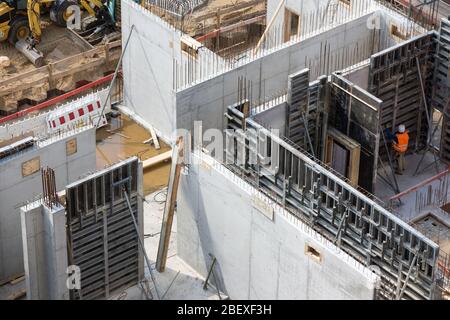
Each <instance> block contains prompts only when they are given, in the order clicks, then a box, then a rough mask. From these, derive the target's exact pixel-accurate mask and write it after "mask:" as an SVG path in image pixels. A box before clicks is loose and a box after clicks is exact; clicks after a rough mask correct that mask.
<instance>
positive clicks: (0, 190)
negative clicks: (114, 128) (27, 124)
mask: <svg viewBox="0 0 450 320" xmlns="http://www.w3.org/2000/svg"><path fill="white" fill-rule="evenodd" d="M73 138H76V139H77V152H76V153H75V154H72V155H67V153H66V142H67V141H68V140H70V139H73ZM36 157H39V159H40V167H47V166H48V167H50V168H52V169H53V170H55V177H56V189H57V190H62V189H63V188H64V187H65V186H66V185H67V184H69V183H71V182H73V181H75V180H77V179H78V178H79V177H80V176H81V175H84V174H86V173H87V172H93V171H95V165H96V164H95V161H96V159H95V130H94V129H93V128H89V129H81V130H77V131H76V132H69V133H66V134H63V135H61V136H56V137H53V138H51V139H49V140H45V141H42V142H39V143H38V144H37V146H35V147H34V148H31V149H29V150H25V151H23V152H20V153H17V154H15V155H13V156H11V157H7V158H5V159H1V160H0V203H1V206H0V280H2V279H6V278H9V277H11V276H14V275H17V274H20V273H23V271H24V267H23V254H22V238H21V231H20V230H21V226H20V214H19V213H20V211H19V208H20V207H21V206H22V205H23V204H25V202H26V201H30V200H31V201H32V200H34V199H36V197H37V196H39V195H40V194H42V182H41V173H40V171H37V172H35V173H33V174H31V175H29V176H26V177H23V176H22V164H23V163H24V162H26V161H28V160H31V159H34V158H36Z"/></svg>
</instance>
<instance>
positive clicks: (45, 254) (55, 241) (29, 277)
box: [20, 201, 69, 300]
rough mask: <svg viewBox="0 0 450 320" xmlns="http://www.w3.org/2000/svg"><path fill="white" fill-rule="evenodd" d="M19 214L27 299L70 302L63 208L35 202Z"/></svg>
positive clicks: (22, 209)
mask: <svg viewBox="0 0 450 320" xmlns="http://www.w3.org/2000/svg"><path fill="white" fill-rule="evenodd" d="M20 211H21V212H20V217H21V225H22V240H23V253H24V267H25V280H26V288H27V299H29V300H42V299H48V300H67V299H69V291H68V288H67V285H66V280H67V274H66V270H67V241H66V216H65V209H64V207H62V206H56V207H54V208H53V209H50V208H48V207H46V206H43V205H42V203H41V201H37V202H35V203H33V204H32V205H30V206H27V207H23V208H21V210H20Z"/></svg>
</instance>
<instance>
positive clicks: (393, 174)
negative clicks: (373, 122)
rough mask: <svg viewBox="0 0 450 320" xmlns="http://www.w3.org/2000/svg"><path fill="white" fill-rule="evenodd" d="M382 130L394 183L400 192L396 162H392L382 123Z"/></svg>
mask: <svg viewBox="0 0 450 320" xmlns="http://www.w3.org/2000/svg"><path fill="white" fill-rule="evenodd" d="M380 131H381V136H382V137H383V143H384V147H385V148H386V153H387V156H388V159H389V166H390V167H391V171H392V177H393V178H394V183H395V188H396V189H397V190H396V192H397V193H400V187H399V186H398V181H397V177H396V176H395V172H394V164H393V162H392V157H391V152H390V150H389V146H388V144H387V141H386V137H385V136H384V131H383V128H381V125H380ZM400 203H401V202H400Z"/></svg>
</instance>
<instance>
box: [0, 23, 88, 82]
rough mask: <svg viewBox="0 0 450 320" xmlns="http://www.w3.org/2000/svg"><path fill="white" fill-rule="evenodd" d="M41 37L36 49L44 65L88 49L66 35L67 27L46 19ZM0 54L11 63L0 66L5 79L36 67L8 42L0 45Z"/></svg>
mask: <svg viewBox="0 0 450 320" xmlns="http://www.w3.org/2000/svg"><path fill="white" fill-rule="evenodd" d="M42 29H43V30H42V39H41V42H40V44H38V45H37V47H36V48H37V49H39V51H41V52H42V53H43V54H44V61H45V65H48V64H49V63H54V62H57V61H59V60H62V59H65V58H68V57H71V56H74V55H77V54H79V53H81V52H84V51H86V50H88V49H89V48H87V47H86V46H84V47H83V46H82V45H80V44H79V43H76V42H74V41H73V40H72V39H71V38H70V37H69V36H68V32H69V31H68V30H67V28H63V27H60V26H57V25H55V24H53V23H52V22H50V21H49V20H48V18H47V19H43V20H42ZM0 56H7V57H8V58H9V59H10V62H11V65H10V66H9V67H6V68H0V79H1V80H5V79H8V78H10V77H13V76H15V75H17V74H20V73H24V72H27V71H31V70H35V69H37V68H36V67H35V66H34V65H33V64H32V63H31V62H30V61H29V60H28V59H27V58H26V57H25V56H24V55H23V54H22V53H21V52H19V51H18V50H17V49H16V48H15V47H14V46H13V45H12V44H10V43H9V42H4V43H2V44H1V47H0Z"/></svg>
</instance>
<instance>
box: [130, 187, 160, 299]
mask: <svg viewBox="0 0 450 320" xmlns="http://www.w3.org/2000/svg"><path fill="white" fill-rule="evenodd" d="M122 188H123V189H122V190H123V194H124V196H125V200H126V201H127V206H128V210H129V211H130V215H131V218H132V219H133V224H134V229H135V230H136V234H137V237H138V240H139V245H140V247H141V250H142V252H143V253H144V257H145V261H146V263H147V268H148V271H149V272H150V277H151V278H152V282H153V286H154V287H155V292H156V298H157V299H158V300H159V293H158V288H157V286H156V279H155V277H154V275H153V272H152V265H151V263H150V259H149V258H148V256H147V252H146V251H145V246H144V242H143V241H142V239H141V235H140V234H139V228H138V225H137V222H136V218H135V217H134V214H133V209H132V208H131V203H130V199H129V198H128V193H127V191H126V189H125V187H122Z"/></svg>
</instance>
